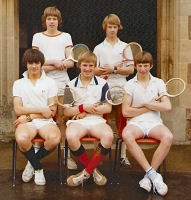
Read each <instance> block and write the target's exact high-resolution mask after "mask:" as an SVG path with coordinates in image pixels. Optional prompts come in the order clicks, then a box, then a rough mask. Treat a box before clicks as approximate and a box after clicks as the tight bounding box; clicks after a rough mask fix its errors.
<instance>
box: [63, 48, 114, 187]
mask: <svg viewBox="0 0 191 200" xmlns="http://www.w3.org/2000/svg"><path fill="white" fill-rule="evenodd" d="M96 64H97V58H96V56H95V54H93V53H92V52H90V51H87V52H85V53H83V54H82V55H81V56H80V58H79V60H78V67H79V68H80V70H81V73H80V75H79V76H78V77H77V78H75V79H73V80H72V81H70V82H69V83H68V85H67V86H68V87H70V88H72V89H74V91H75V92H76V102H75V104H74V106H73V107H70V108H65V109H64V114H65V115H66V116H68V117H72V118H73V120H69V121H68V122H67V129H66V138H67V141H68V144H69V147H70V149H71V152H72V153H73V155H74V156H76V157H77V159H78V160H79V161H80V162H81V163H82V164H83V165H84V167H85V169H84V170H83V171H82V172H80V173H78V174H76V175H73V176H70V177H69V178H68V179H67V184H68V185H69V186H78V185H80V184H81V183H83V182H84V181H85V180H87V179H88V178H89V177H90V175H91V174H93V178H94V181H95V183H96V184H97V185H105V184H106V182H107V179H106V177H105V176H103V175H102V174H101V173H100V172H99V171H98V170H97V169H96V167H97V166H98V164H99V163H100V162H102V160H103V159H104V157H105V155H107V154H108V152H109V150H110V147H111V144H112V141H113V132H112V129H111V128H110V126H109V125H108V124H106V120H105V119H103V116H102V115H103V114H105V113H110V112H111V109H112V106H111V105H110V104H109V103H103V104H100V103H101V102H103V101H104V100H105V93H106V91H107V89H108V84H107V82H106V81H105V80H104V79H102V78H99V77H96V76H95V75H94V69H95V67H96ZM74 118H75V119H74ZM87 134H89V135H91V136H93V137H96V138H99V139H100V143H99V144H98V146H97V148H96V149H95V151H94V154H93V156H92V158H91V159H89V158H88V156H87V152H86V150H85V149H84V147H83V145H82V144H81V142H80V138H82V137H84V136H86V135H87Z"/></svg>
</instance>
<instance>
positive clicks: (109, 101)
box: [105, 85, 126, 106]
mask: <svg viewBox="0 0 191 200" xmlns="http://www.w3.org/2000/svg"><path fill="white" fill-rule="evenodd" d="M113 88H120V89H121V90H122V91H123V94H124V96H123V100H122V102H120V103H112V102H111V100H109V99H108V98H107V95H108V92H109V91H110V90H111V89H113ZM125 98H126V92H125V89H124V88H123V87H121V86H117V85H116V86H112V87H110V88H109V89H108V90H107V91H106V93H105V99H106V101H107V102H108V103H109V104H111V105H114V106H115V105H120V104H122V103H123V102H124V101H125Z"/></svg>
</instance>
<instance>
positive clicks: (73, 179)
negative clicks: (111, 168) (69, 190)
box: [67, 169, 90, 187]
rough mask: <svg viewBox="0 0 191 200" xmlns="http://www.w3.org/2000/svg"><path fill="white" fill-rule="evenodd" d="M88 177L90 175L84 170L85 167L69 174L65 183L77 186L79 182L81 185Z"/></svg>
mask: <svg viewBox="0 0 191 200" xmlns="http://www.w3.org/2000/svg"><path fill="white" fill-rule="evenodd" d="M89 177H90V175H89V174H88V173H87V172H85V169H84V170H83V171H81V172H80V173H78V174H76V175H72V176H70V177H69V178H68V179H67V184H68V185H69V186H72V187H75V186H78V185H80V184H82V186H83V182H84V181H85V180H87V179H88V178H89Z"/></svg>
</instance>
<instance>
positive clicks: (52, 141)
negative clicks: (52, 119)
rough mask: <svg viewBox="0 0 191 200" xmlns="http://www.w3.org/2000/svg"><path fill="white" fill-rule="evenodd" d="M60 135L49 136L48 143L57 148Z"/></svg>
mask: <svg viewBox="0 0 191 200" xmlns="http://www.w3.org/2000/svg"><path fill="white" fill-rule="evenodd" d="M60 140H61V135H60V134H59V133H54V134H50V135H49V136H48V141H47V142H49V143H50V144H51V145H52V146H57V145H58V144H59V143H60Z"/></svg>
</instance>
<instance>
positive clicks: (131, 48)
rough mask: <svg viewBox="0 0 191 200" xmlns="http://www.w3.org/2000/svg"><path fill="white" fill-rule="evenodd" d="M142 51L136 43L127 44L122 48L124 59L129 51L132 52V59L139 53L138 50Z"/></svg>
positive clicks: (127, 57)
mask: <svg viewBox="0 0 191 200" xmlns="http://www.w3.org/2000/svg"><path fill="white" fill-rule="evenodd" d="M141 51H142V48H141V46H139V45H138V44H136V43H135V44H134V43H133V44H128V45H127V46H126V48H125V49H124V52H123V53H124V57H125V58H126V59H129V57H130V52H131V53H132V57H133V59H134V58H135V56H136V55H137V54H138V53H139V52H141Z"/></svg>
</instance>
